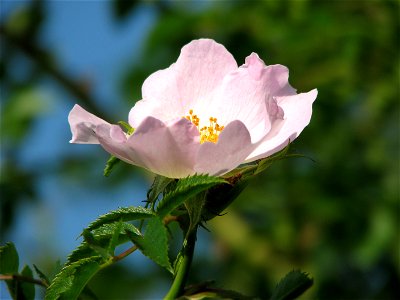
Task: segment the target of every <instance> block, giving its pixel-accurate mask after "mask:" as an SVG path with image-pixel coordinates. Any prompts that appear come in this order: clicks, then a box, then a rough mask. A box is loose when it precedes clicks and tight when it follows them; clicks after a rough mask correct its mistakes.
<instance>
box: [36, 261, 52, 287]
mask: <svg viewBox="0 0 400 300" xmlns="http://www.w3.org/2000/svg"><path fill="white" fill-rule="evenodd" d="M33 268H34V269H35V272H36V274H38V276H39V278H40V279H41V280H42V281H43V282H45V283H47V284H50V280H49V278H48V277H47V276H46V275H45V274H44V273H43V272H42V271H41V270H39V268H38V267H37V266H36V265H35V264H34V265H33Z"/></svg>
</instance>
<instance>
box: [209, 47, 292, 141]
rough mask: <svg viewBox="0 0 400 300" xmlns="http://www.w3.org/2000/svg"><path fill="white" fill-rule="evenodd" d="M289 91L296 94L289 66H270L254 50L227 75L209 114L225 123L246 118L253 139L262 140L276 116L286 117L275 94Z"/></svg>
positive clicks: (245, 121) (243, 120)
mask: <svg viewBox="0 0 400 300" xmlns="http://www.w3.org/2000/svg"><path fill="white" fill-rule="evenodd" d="M286 93H289V94H295V90H294V89H293V88H291V87H290V85H289V83H288V70H287V68H285V67H283V66H280V65H275V66H266V65H265V64H264V62H263V61H262V60H261V59H260V58H259V57H258V56H257V54H255V53H253V54H251V55H250V56H248V57H247V58H246V64H245V65H243V66H241V67H240V68H239V69H238V70H237V71H236V72H232V73H230V74H229V75H228V76H226V77H225V78H224V81H223V82H222V85H221V88H220V89H219V90H218V92H217V94H216V95H215V97H214V100H213V103H212V105H211V109H210V108H208V109H209V110H211V111H210V112H209V114H212V116H213V117H216V118H217V119H218V121H219V122H220V123H221V125H225V124H227V123H228V122H230V121H232V120H240V121H242V122H243V123H244V124H245V125H246V127H247V128H248V129H249V131H250V134H251V138H252V141H253V143H254V142H258V141H259V140H260V139H261V138H262V137H264V136H265V135H266V134H267V133H268V131H269V130H270V129H271V125H272V123H273V122H274V121H275V119H276V118H282V113H281V112H282V110H281V109H279V107H277V106H276V102H274V98H273V97H274V96H276V95H281V94H286ZM206 109H207V108H206ZM213 113H214V114H215V115H214V114H213ZM203 114H205V113H203Z"/></svg>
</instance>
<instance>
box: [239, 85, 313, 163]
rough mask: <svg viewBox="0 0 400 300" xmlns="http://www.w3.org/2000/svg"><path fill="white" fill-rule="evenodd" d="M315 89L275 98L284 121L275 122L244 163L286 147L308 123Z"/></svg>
mask: <svg viewBox="0 0 400 300" xmlns="http://www.w3.org/2000/svg"><path fill="white" fill-rule="evenodd" d="M317 94H318V91H317V90H316V89H314V90H312V91H310V92H308V93H302V94H298V95H293V96H286V97H277V98H276V99H277V102H278V105H279V106H280V107H281V108H282V109H283V111H284V114H285V119H284V120H277V122H275V123H274V124H273V126H272V128H271V131H270V132H269V133H268V134H267V135H266V136H265V137H264V139H263V140H262V141H261V143H260V144H259V146H258V147H257V148H256V149H255V150H254V151H253V152H252V153H251V154H250V155H249V156H248V157H247V159H246V161H245V162H251V161H254V160H257V159H260V158H264V157H267V156H269V155H271V154H273V153H275V152H277V151H279V150H282V149H283V148H284V147H285V146H287V144H288V142H289V141H290V142H292V141H293V140H294V139H295V138H296V137H298V136H299V134H300V133H301V132H302V131H303V129H304V128H305V127H306V126H307V125H308V124H309V123H310V119H311V114H312V103H313V102H314V100H315V99H316V97H317Z"/></svg>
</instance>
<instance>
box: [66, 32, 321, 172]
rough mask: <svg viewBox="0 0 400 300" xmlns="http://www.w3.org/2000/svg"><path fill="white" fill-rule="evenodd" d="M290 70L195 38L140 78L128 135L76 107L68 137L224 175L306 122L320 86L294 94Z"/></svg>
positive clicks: (143, 163) (152, 166) (152, 164)
mask: <svg viewBox="0 0 400 300" xmlns="http://www.w3.org/2000/svg"><path fill="white" fill-rule="evenodd" d="M288 76H289V75H288V69H287V68H286V67H284V66H282V65H271V66H266V65H265V64H264V62H263V61H262V60H261V59H260V58H259V57H258V55H257V54H255V53H252V54H250V56H248V57H247V58H246V61H245V64H244V65H242V66H240V67H238V66H237V64H236V61H235V59H234V58H233V56H232V55H231V54H230V53H229V52H228V51H227V50H226V49H225V47H224V46H222V45H221V44H218V43H216V42H215V41H213V40H210V39H200V40H195V41H192V42H190V43H189V44H187V45H186V46H184V47H183V48H182V50H181V54H180V56H179V58H178V60H177V61H176V63H174V64H172V65H171V66H170V67H169V68H167V69H164V70H160V71H157V72H155V73H153V74H152V75H150V76H149V77H148V78H147V79H146V80H145V82H144V83H143V87H142V97H143V99H142V100H140V101H138V102H137V103H136V104H135V106H134V107H133V108H132V109H131V111H130V113H129V124H130V125H131V126H132V127H133V128H135V131H134V133H133V134H131V135H128V134H127V133H125V132H124V131H123V130H122V129H121V128H120V126H118V125H112V124H109V123H107V122H106V121H104V120H102V119H100V118H98V117H96V116H94V115H92V114H90V113H89V112H87V111H85V110H84V109H83V108H81V107H80V106H78V105H75V106H74V108H73V109H72V110H71V112H70V114H69V118H68V120H69V123H70V126H71V131H72V140H71V143H82V144H100V145H101V146H102V147H103V148H104V149H105V150H106V151H108V152H109V153H111V154H113V155H114V156H116V157H118V158H119V159H121V160H123V161H125V162H127V163H130V164H133V165H137V166H140V167H143V168H145V169H148V170H150V171H152V172H154V173H157V174H160V175H163V176H166V177H171V178H182V177H186V176H188V175H192V174H195V173H199V174H200V173H206V174H210V175H217V176H219V175H223V174H224V173H227V172H229V171H230V170H233V169H234V168H236V167H237V166H239V165H240V164H242V163H246V162H251V161H254V160H257V159H260V158H264V157H267V156H269V155H271V154H273V153H275V152H277V151H279V150H281V149H283V148H284V147H285V146H286V145H287V143H288V142H289V140H290V141H293V140H294V139H295V138H296V137H297V136H298V135H299V134H300V133H301V131H302V130H303V129H304V127H306V126H307V125H308V123H309V122H310V119H311V114H312V103H313V102H314V100H315V99H316V97H317V90H316V89H314V90H312V91H310V92H308V93H301V94H297V93H296V90H295V89H294V88H292V87H291V86H290V85H289V83H288Z"/></svg>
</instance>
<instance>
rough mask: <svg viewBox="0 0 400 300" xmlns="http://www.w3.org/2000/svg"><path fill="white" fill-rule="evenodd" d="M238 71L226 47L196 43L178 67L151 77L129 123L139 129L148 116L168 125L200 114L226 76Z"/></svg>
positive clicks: (184, 53) (207, 41) (210, 42)
mask: <svg viewBox="0 0 400 300" xmlns="http://www.w3.org/2000/svg"><path fill="white" fill-rule="evenodd" d="M235 69H237V64H236V61H235V59H234V58H233V56H232V55H231V54H230V53H229V52H228V50H226V48H225V47H224V46H223V45H221V44H218V43H216V42H215V41H213V40H210V39H200V40H194V41H192V42H190V43H189V44H187V45H186V46H184V47H183V48H182V50H181V54H180V56H179V58H178V60H177V62H176V63H175V64H172V65H171V66H170V67H169V68H167V69H165V70H161V71H158V72H155V73H153V74H152V75H150V76H149V77H148V78H147V79H146V80H145V82H144V83H143V86H142V97H143V100H141V101H138V102H137V103H136V105H135V106H134V107H133V108H132V110H131V112H130V113H129V123H130V124H131V125H132V126H133V127H137V126H138V125H139V124H140V123H141V122H142V121H143V120H144V118H145V117H146V116H153V117H155V118H157V119H160V120H162V121H164V122H167V121H170V120H173V119H175V118H180V117H182V116H184V115H186V114H187V113H188V112H189V109H194V110H195V111H196V105H198V104H199V103H200V104H201V102H203V103H204V102H205V101H208V100H209V99H210V98H211V95H212V94H213V92H214V90H215V89H216V88H217V87H218V86H219V85H220V84H221V82H222V80H223V78H224V77H225V75H227V74H228V73H230V72H231V71H233V70H235Z"/></svg>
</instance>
